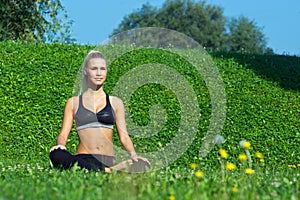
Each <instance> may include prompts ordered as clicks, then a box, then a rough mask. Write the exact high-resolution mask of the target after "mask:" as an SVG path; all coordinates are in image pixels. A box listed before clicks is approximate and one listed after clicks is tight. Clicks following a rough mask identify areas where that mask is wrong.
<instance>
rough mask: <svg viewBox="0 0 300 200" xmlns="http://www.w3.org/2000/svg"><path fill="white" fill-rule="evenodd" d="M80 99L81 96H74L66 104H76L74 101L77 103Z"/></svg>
mask: <svg viewBox="0 0 300 200" xmlns="http://www.w3.org/2000/svg"><path fill="white" fill-rule="evenodd" d="M78 99H79V96H72V97H70V98H68V99H67V102H66V104H72V105H74V103H75V104H77V102H78Z"/></svg>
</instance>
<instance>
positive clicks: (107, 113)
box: [75, 94, 116, 131]
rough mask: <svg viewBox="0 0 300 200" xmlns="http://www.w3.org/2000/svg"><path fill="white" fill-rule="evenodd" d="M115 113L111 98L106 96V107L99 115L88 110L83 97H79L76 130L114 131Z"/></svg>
mask: <svg viewBox="0 0 300 200" xmlns="http://www.w3.org/2000/svg"><path fill="white" fill-rule="evenodd" d="M115 120H116V118H115V113H114V110H113V108H112V107H111V104H110V101H109V96H108V95H107V94H106V105H105V107H104V108H103V109H102V110H100V111H99V112H98V113H95V112H92V111H91V110H89V109H86V108H85V107H84V106H83V103H82V95H80V96H79V105H78V110H77V112H76V114H75V122H76V130H77V131H79V130H82V129H86V128H97V127H104V128H110V129H113V128H114V127H113V126H114V124H115Z"/></svg>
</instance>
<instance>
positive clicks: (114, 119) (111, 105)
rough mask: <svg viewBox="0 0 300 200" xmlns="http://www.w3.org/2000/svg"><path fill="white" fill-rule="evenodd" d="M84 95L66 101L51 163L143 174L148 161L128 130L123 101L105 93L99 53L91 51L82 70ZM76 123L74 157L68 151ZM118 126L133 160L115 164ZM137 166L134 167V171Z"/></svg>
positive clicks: (103, 64) (103, 67)
mask: <svg viewBox="0 0 300 200" xmlns="http://www.w3.org/2000/svg"><path fill="white" fill-rule="evenodd" d="M83 67H84V68H83V77H84V78H83V83H82V88H83V91H84V92H83V93H82V94H81V95H80V96H74V97H71V98H70V99H68V100H67V102H66V105H65V109H64V118H63V123H62V128H61V131H60V133H59V135H58V138H57V141H56V146H53V147H52V148H51V149H50V160H51V162H52V164H53V166H54V167H62V168H64V169H69V168H71V167H72V166H74V164H75V163H77V165H78V166H79V167H80V168H85V169H88V170H102V171H105V172H111V171H112V170H114V169H115V170H124V169H125V168H126V167H127V166H129V169H130V167H132V169H133V168H135V169H137V168H136V166H140V167H141V168H140V169H137V170H142V171H143V170H144V169H145V166H150V163H149V161H148V160H147V159H146V158H143V157H140V156H138V155H137V154H136V152H135V149H134V146H133V143H132V141H131V139H130V137H129V135H128V133H127V130H126V122H125V110H124V104H123V102H122V100H121V99H119V98H117V97H114V96H108V95H107V94H106V93H105V92H104V90H103V83H104V81H105V80H106V76H107V65H106V59H105V57H104V56H103V55H102V54H101V53H100V52H99V51H91V52H89V53H88V55H87V56H86V58H85V61H84V66H83ZM73 121H75V123H76V131H77V133H78V136H79V137H78V138H79V145H78V147H77V151H76V154H75V155H72V154H71V153H69V152H68V151H67V149H66V142H67V138H68V136H69V133H70V131H71V129H72V126H73ZM114 125H116V129H117V132H118V136H119V138H120V141H121V143H122V145H123V146H124V148H125V149H126V151H127V152H128V154H129V155H130V157H131V159H129V160H127V161H123V162H121V163H119V164H115V163H114V150H113V144H112V136H113V128H114ZM134 166H135V167H134Z"/></svg>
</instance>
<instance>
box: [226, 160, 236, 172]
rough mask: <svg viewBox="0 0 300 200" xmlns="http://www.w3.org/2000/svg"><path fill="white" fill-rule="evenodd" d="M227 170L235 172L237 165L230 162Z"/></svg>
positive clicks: (227, 164)
mask: <svg viewBox="0 0 300 200" xmlns="http://www.w3.org/2000/svg"><path fill="white" fill-rule="evenodd" d="M226 169H227V170H229V171H233V170H235V169H236V166H235V164H233V163H230V162H228V163H226Z"/></svg>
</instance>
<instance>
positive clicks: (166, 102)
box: [0, 42, 300, 166]
mask: <svg viewBox="0 0 300 200" xmlns="http://www.w3.org/2000/svg"><path fill="white" fill-rule="evenodd" d="M93 48H95V47H94V46H80V45H63V44H58V43H57V44H22V43H15V42H2V43H0V77H1V79H0V94H1V95H0V133H1V141H0V145H1V149H0V153H1V157H3V158H10V159H14V160H26V161H29V162H30V161H33V160H34V161H35V162H48V151H49V148H50V147H51V146H52V145H54V144H55V140H56V137H57V135H58V133H59V130H60V126H61V121H62V117H63V108H64V104H65V102H66V100H67V99H68V98H69V97H71V96H72V95H73V86H74V81H75V79H76V75H77V72H78V70H79V67H80V66H81V65H82V62H83V59H84V57H85V55H86V54H87V52H88V51H89V50H91V49H93ZM101 48H102V49H101ZM119 48H122V47H119ZM100 50H103V52H105V51H106V50H105V47H100ZM115 51H118V48H115ZM181 51H184V50H181ZM110 53H114V52H110ZM211 55H212V57H213V59H214V62H215V64H216V65H217V66H218V69H219V71H220V74H221V76H222V79H223V82H224V85H225V90H226V99H227V102H226V104H227V114H226V121H225V125H224V128H223V132H222V133H223V135H224V137H225V138H226V139H227V141H226V143H225V144H224V146H226V148H227V149H229V150H230V151H231V152H238V146H237V145H236V144H238V142H239V141H240V140H243V139H246V140H248V141H250V142H251V143H252V145H253V146H254V147H255V149H257V150H259V151H260V152H262V153H263V154H264V155H265V156H266V163H270V164H274V165H276V166H278V165H279V164H280V165H281V164H287V163H288V164H293V163H294V164H296V162H297V160H299V159H300V153H299V149H298V148H297V146H298V144H299V142H300V117H299V115H300V101H299V96H300V94H299V90H300V89H299V85H296V86H294V87H291V85H292V84H288V83H287V82H288V81H289V80H287V79H286V78H288V77H291V79H290V80H291V81H295V80H300V76H299V73H298V72H299V68H300V64H299V63H300V58H297V57H288V56H278V55H272V56H267V55H265V56H262V55H260V56H256V55H252V54H247V55H246V54H221V53H211ZM190 56H193V55H192V54H190ZM242 61H244V62H242ZM287 61H289V66H288V67H289V70H290V72H294V73H293V74H288V73H285V75H284V76H280V75H278V74H277V72H276V71H274V69H279V68H280V69H281V71H282V72H284V71H285V67H286V62H287ZM157 62H159V63H162V64H165V65H168V66H170V65H173V66H172V67H173V68H174V69H175V70H177V71H178V72H179V73H180V74H181V75H182V76H184V77H185V78H186V79H187V80H188V81H189V83H190V84H191V85H192V87H193V89H194V91H195V93H196V95H197V102H198V104H199V108H200V109H201V111H200V113H201V117H200V118H199V126H198V130H197V135H196V137H195V138H194V141H193V142H192V144H191V145H190V146H189V148H188V150H187V151H186V153H185V154H184V155H183V156H181V157H180V159H178V160H177V161H176V162H175V163H173V165H174V166H178V165H179V166H182V165H187V164H189V163H191V162H197V161H199V159H200V158H199V150H200V147H201V144H202V142H203V141H202V139H203V137H204V136H205V134H206V132H207V129H208V126H209V120H210V114H211V113H210V112H211V105H210V94H209V91H208V90H207V88H206V86H205V82H204V80H203V79H202V77H201V76H200V75H199V74H198V73H197V72H196V71H195V69H194V68H193V67H192V66H191V65H190V64H189V63H188V62H186V61H185V60H184V59H183V58H180V57H179V58H178V56H176V55H175V54H172V53H170V52H166V51H159V50H157V49H156V50H154V49H145V50H143V51H130V52H128V53H126V54H124V55H123V56H121V57H120V58H118V59H117V60H115V61H113V62H112V63H110V66H109V77H108V80H107V82H106V83H105V90H106V91H107V92H108V93H109V94H111V93H112V90H113V88H114V86H115V84H116V83H117V82H118V80H119V78H120V77H121V76H122V75H123V74H125V73H126V72H127V71H128V70H129V69H131V68H132V67H134V66H139V65H143V64H147V63H157ZM246 62H247V63H246ZM270 62H271V63H273V64H272V65H270ZM275 65H276V67H274V66H275ZM254 67H255V68H254ZM260 67H261V68H262V69H263V70H259V73H258V69H259V68H260ZM262 73H263V74H262ZM270 77H274V79H272V78H270ZM281 78H282V80H281ZM297 78H298V79H297ZM282 83H286V84H285V85H288V86H290V87H289V88H285V87H282ZM292 83H293V84H295V82H292ZM298 83H299V82H298ZM155 104H161V105H162V106H163V107H164V109H165V111H166V124H165V126H164V127H163V129H162V130H161V131H160V132H159V133H156V134H154V135H153V137H150V138H145V139H141V138H140V137H135V136H132V139H133V141H134V143H135V145H136V148H137V150H138V151H139V152H147V151H152V150H157V149H158V148H159V147H160V146H165V145H167V144H168V142H169V141H170V140H171V139H172V137H174V136H175V135H176V133H177V129H178V126H179V125H178V122H179V121H180V114H179V112H180V110H179V108H180V107H179V105H178V100H177V99H176V96H175V95H174V93H173V91H169V90H168V89H167V88H165V87H163V86H161V85H157V84H149V85H145V86H143V87H140V88H139V89H138V90H137V91H136V92H135V93H134V94H133V96H132V98H131V101H130V105H128V108H129V110H130V113H132V115H133V116H132V118H133V121H135V122H136V123H137V124H139V125H146V124H147V123H149V121H150V116H149V109H150V107H151V106H152V105H155ZM114 140H115V142H116V144H118V140H117V138H116V137H115V138H114ZM73 144H77V135H76V133H75V129H73V130H72V133H71V135H70V138H69V142H68V144H67V145H68V146H67V147H68V149H70V150H71V151H73V152H74V151H75V148H74V146H75V145H73ZM214 158H215V153H213V152H212V153H211V154H209V155H208V157H207V158H204V160H205V161H206V163H207V165H211V166H213V165H215V159H214Z"/></svg>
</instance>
